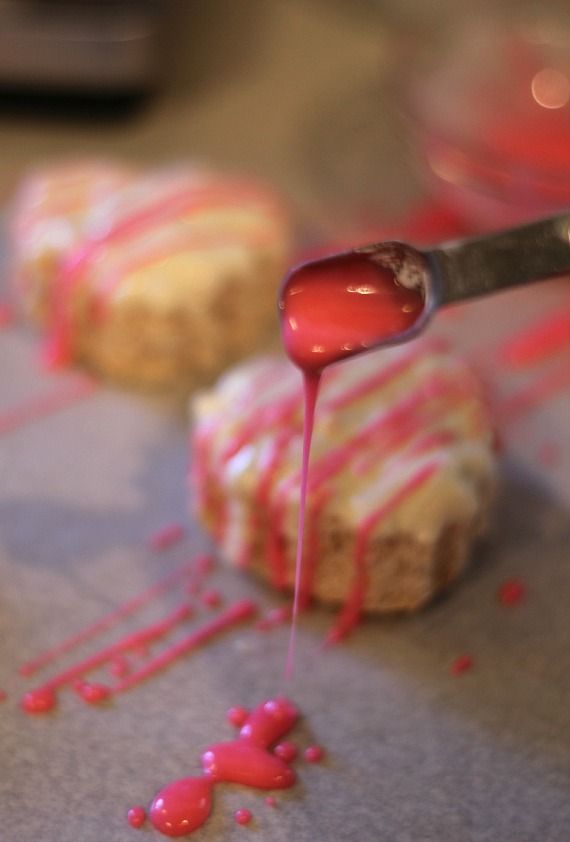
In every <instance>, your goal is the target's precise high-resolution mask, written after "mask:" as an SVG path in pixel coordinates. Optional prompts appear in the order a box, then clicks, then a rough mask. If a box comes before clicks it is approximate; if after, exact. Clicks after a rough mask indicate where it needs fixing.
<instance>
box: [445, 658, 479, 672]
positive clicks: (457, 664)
mask: <svg viewBox="0 0 570 842" xmlns="http://www.w3.org/2000/svg"><path fill="white" fill-rule="evenodd" d="M472 667H473V658H472V657H471V655H467V654H465V655H460V656H459V657H458V658H456V659H455V660H454V661H453V663H452V664H451V667H450V669H449V671H450V673H451V674H452V675H463V673H464V672H469V670H470V669H472Z"/></svg>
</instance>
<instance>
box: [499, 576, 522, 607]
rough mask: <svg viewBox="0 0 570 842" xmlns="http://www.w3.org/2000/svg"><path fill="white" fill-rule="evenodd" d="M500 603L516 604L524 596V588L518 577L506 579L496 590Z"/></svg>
mask: <svg viewBox="0 0 570 842" xmlns="http://www.w3.org/2000/svg"><path fill="white" fill-rule="evenodd" d="M497 596H498V599H499V602H500V603H501V604H502V605H517V604H518V603H519V602H522V601H523V599H524V598H525V596H526V588H525V586H524V583H523V582H522V581H521V580H520V579H507V580H506V581H505V582H503V584H502V585H501V586H500V588H499V590H498V591H497Z"/></svg>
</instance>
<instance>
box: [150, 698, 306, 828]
mask: <svg viewBox="0 0 570 842" xmlns="http://www.w3.org/2000/svg"><path fill="white" fill-rule="evenodd" d="M231 710H232V711H243V710H244V709H243V708H232V709H231ZM297 718H298V712H297V709H296V708H295V706H294V705H293V704H292V702H290V701H289V700H288V699H285V698H275V699H268V700H267V701H266V702H263V703H262V704H261V705H259V706H258V707H257V708H255V709H254V710H252V711H251V713H250V714H249V715H247V717H246V718H245V719H244V721H243V725H242V726H241V729H240V732H239V734H238V736H237V738H236V739H234V740H229V741H227V742H222V743H215V744H213V745H211V746H209V747H208V748H207V749H206V750H205V751H204V752H203V754H202V769H203V773H202V775H200V776H197V777H189V778H182V779H180V780H177V781H173V782H172V783H169V784H167V785H166V786H165V787H163V788H162V789H161V790H160V791H159V792H158V793H157V794H156V795H155V797H154V799H153V801H152V804H151V806H150V809H149V818H150V821H151V823H152V825H153V827H154V828H155V829H156V830H158V831H160V833H163V834H164V835H165V836H173V837H175V836H185V835H186V834H188V833H191V832H192V831H193V830H197V828H199V827H201V826H202V825H203V824H204V822H205V821H206V819H207V818H208V816H209V815H210V813H211V811H212V803H213V788H214V786H215V785H218V784H220V783H234V784H242V785H243V786H250V787H254V788H256V789H287V788H289V787H291V786H293V784H294V783H295V772H294V771H293V769H291V767H290V766H289V765H288V763H287V762H286V761H285V760H283V759H282V758H280V757H276V756H275V754H274V753H272V752H271V750H270V749H271V746H272V745H274V744H275V743H276V742H277V741H278V740H279V739H280V738H281V737H283V736H285V735H286V734H287V733H288V732H289V731H290V730H291V729H292V728H293V726H294V725H295V723H296V721H297ZM232 719H233V717H232ZM237 719H241V716H238V717H237ZM266 803H269V801H267V802H266ZM271 806H274V800H273V801H272V802H271ZM238 814H239V816H240V818H238ZM235 821H237V822H238V824H248V823H249V822H250V821H251V813H250V811H249V810H246V809H243V810H238V812H237V813H236V814H235Z"/></svg>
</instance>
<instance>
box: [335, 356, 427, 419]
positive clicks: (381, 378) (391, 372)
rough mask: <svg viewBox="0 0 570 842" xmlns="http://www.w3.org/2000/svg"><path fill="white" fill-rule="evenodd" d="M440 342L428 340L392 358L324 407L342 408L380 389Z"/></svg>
mask: <svg viewBox="0 0 570 842" xmlns="http://www.w3.org/2000/svg"><path fill="white" fill-rule="evenodd" d="M441 344H442V343H441V342H438V341H436V340H434V341H433V342H430V343H429V345H428V344H427V343H426V344H423V345H422V346H421V348H412V350H411V352H409V353H407V354H405V355H403V356H401V357H399V358H398V359H396V360H394V362H392V363H391V364H390V365H389V366H387V367H386V368H385V369H382V370H380V371H378V372H375V373H374V374H372V375H371V376H370V377H367V378H366V379H365V380H362V381H361V382H360V383H356V384H355V385H354V386H353V387H352V388H350V389H347V390H346V391H345V392H343V393H341V394H340V395H337V396H336V397H334V398H331V399H329V400H327V401H325V403H324V407H326V409H328V410H333V411H334V410H338V409H343V408H344V407H346V406H348V405H349V404H351V403H352V402H353V401H356V400H358V399H360V398H363V397H366V395H368V394H369V393H370V392H373V391H374V390H375V389H380V388H381V387H382V386H385V385H387V384H388V383H389V382H391V381H392V380H394V379H395V378H396V377H398V376H400V375H401V374H403V372H404V371H406V370H407V369H408V368H410V367H411V366H412V365H413V364H414V363H415V362H417V360H418V359H419V357H420V355H421V354H422V353H425V352H426V350H428V349H429V350H437V349H438V348H440V347H441Z"/></svg>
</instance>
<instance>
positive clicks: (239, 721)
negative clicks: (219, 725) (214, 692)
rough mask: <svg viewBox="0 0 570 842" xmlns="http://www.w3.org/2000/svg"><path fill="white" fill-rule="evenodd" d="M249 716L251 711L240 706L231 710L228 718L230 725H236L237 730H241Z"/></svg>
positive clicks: (227, 715)
mask: <svg viewBox="0 0 570 842" xmlns="http://www.w3.org/2000/svg"><path fill="white" fill-rule="evenodd" d="M248 716H249V711H248V710H247V709H246V708H243V707H240V706H239V705H236V706H235V707H232V708H230V709H229V710H228V712H227V714H226V718H227V720H228V722H229V723H230V725H235V727H236V728H241V726H242V725H243V723H244V722H245V720H246V719H247V717H248Z"/></svg>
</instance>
